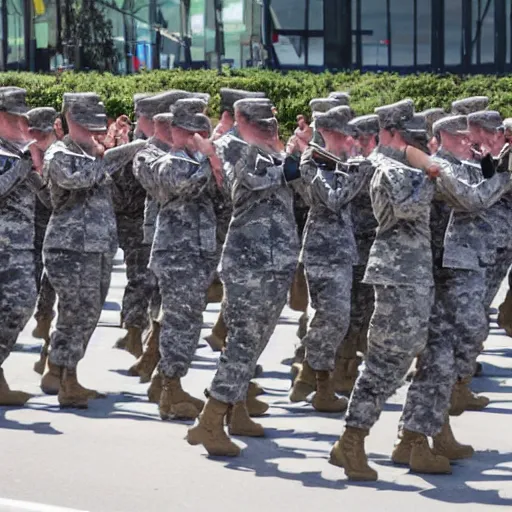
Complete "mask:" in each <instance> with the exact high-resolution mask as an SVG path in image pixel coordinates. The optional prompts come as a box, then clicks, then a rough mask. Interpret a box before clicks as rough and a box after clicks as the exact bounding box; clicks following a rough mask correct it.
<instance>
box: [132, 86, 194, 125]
mask: <svg viewBox="0 0 512 512" xmlns="http://www.w3.org/2000/svg"><path fill="white" fill-rule="evenodd" d="M192 97H194V93H191V92H188V91H181V90H179V89H172V90H170V91H165V92H161V93H158V94H153V95H150V96H147V97H146V98H141V99H139V100H138V101H137V103H136V105H135V115H136V116H137V117H139V116H143V117H147V118H148V119H153V117H155V116H156V115H157V114H161V113H163V112H169V110H170V108H171V107H172V106H173V105H174V104H175V103H176V102H177V101H178V100H181V99H184V98H192Z"/></svg>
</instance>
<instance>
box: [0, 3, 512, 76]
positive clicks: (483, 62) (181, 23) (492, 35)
mask: <svg viewBox="0 0 512 512" xmlns="http://www.w3.org/2000/svg"><path fill="white" fill-rule="evenodd" d="M91 4H92V5H94V8H95V9H97V12H98V17H103V20H104V21H105V23H107V24H109V25H110V30H111V33H112V42H113V45H114V48H115V59H113V69H114V71H115V72H117V73H121V74H125V73H134V72H137V71H140V70H142V69H157V68H162V69H171V68H175V67H182V68H201V67H217V66H221V65H228V66H232V67H235V68H240V67H247V66H266V67H270V68H275V69H284V70H285V69H312V70H323V69H332V70H346V69H362V70H382V71H385V70H397V71H400V72H415V71H437V72H455V73H481V72H484V73H485V72H497V73H504V72H507V71H510V70H512V0H0V34H1V38H2V46H1V48H0V69H2V70H32V71H55V70H59V69H66V68H87V67H91V66H92V67H94V63H92V64H91V63H89V62H86V59H85V58H84V54H85V52H84V48H83V44H84V43H81V42H80V41H82V39H80V38H77V37H76V35H75V34H76V31H74V28H73V27H74V25H73V24H74V23H76V19H77V16H79V13H80V9H83V8H84V6H87V5H91Z"/></svg>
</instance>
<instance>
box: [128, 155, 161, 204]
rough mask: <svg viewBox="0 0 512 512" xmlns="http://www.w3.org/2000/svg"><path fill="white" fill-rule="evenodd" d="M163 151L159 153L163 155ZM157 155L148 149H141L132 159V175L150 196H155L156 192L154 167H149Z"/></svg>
mask: <svg viewBox="0 0 512 512" xmlns="http://www.w3.org/2000/svg"><path fill="white" fill-rule="evenodd" d="M163 156H164V153H163V152H162V153H161V154H160V157H163ZM158 157H159V155H157V154H154V153H151V152H150V151H141V152H140V153H138V154H137V155H136V156H135V158H134V159H133V175H134V176H135V178H137V180H138V181H139V183H140V184H141V185H142V187H143V188H144V190H146V192H147V193H148V194H150V195H151V196H153V197H154V196H155V193H156V192H157V181H156V176H155V173H156V169H153V168H152V167H151V164H152V163H153V162H154V161H155V160H156V159H157V158H158Z"/></svg>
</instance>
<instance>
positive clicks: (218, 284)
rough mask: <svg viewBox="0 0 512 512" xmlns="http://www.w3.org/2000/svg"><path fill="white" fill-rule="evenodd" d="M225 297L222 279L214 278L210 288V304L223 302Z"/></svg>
mask: <svg viewBox="0 0 512 512" xmlns="http://www.w3.org/2000/svg"><path fill="white" fill-rule="evenodd" d="M223 297H224V287H223V286H222V281H220V280H217V279H216V280H214V281H213V283H212V284H211V285H210V287H209V288H208V293H207V300H208V304H215V303H219V302H222V299H223Z"/></svg>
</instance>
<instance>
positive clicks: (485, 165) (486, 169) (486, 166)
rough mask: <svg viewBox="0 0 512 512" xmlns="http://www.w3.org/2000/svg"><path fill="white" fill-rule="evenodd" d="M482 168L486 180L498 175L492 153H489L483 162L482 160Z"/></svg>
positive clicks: (483, 158)
mask: <svg viewBox="0 0 512 512" xmlns="http://www.w3.org/2000/svg"><path fill="white" fill-rule="evenodd" d="M480 167H481V169H482V174H483V176H484V178H485V179H486V180H488V179H490V178H492V177H493V176H494V175H495V174H496V167H495V166H494V159H493V158H492V155H491V154H490V153H487V155H485V156H484V157H482V160H480Z"/></svg>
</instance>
